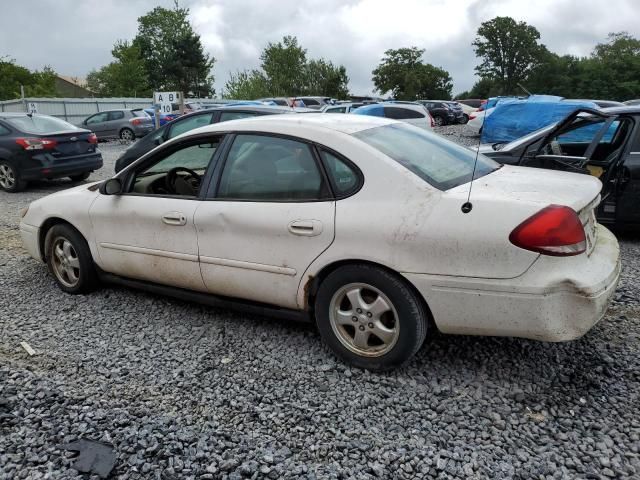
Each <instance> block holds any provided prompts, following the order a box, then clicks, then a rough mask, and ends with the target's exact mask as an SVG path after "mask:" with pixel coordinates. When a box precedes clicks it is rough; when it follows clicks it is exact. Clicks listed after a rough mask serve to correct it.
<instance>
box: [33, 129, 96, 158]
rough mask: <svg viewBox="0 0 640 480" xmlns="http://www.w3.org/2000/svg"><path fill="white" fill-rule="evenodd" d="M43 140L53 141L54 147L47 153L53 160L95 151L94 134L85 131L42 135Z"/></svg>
mask: <svg viewBox="0 0 640 480" xmlns="http://www.w3.org/2000/svg"><path fill="white" fill-rule="evenodd" d="M43 138H46V139H47V140H53V141H55V146H54V147H53V148H52V149H51V150H50V151H49V153H50V154H51V155H52V156H53V157H54V158H60V159H62V158H66V157H75V156H78V155H87V154H91V153H94V152H95V151H96V143H97V142H96V140H95V134H93V133H91V132H89V131H86V130H85V131H73V132H58V133H52V134H49V135H46V136H45V135H43Z"/></svg>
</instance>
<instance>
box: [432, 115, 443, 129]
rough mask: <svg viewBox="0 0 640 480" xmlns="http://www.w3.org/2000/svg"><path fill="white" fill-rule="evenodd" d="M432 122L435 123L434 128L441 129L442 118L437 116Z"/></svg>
mask: <svg viewBox="0 0 640 480" xmlns="http://www.w3.org/2000/svg"><path fill="white" fill-rule="evenodd" d="M433 121H434V122H435V123H436V126H438V127H442V126H443V125H444V118H442V117H438V116H437V117H435V118H434V119H433Z"/></svg>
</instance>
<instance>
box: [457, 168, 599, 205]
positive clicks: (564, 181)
mask: <svg viewBox="0 0 640 480" xmlns="http://www.w3.org/2000/svg"><path fill="white" fill-rule="evenodd" d="M601 189H602V183H601V182H600V180H598V179H597V178H595V177H592V176H590V175H586V174H580V173H569V172H559V171H555V170H545V169H542V168H528V167H515V166H510V165H505V166H503V167H502V168H500V169H498V170H496V171H495V172H493V173H490V174H489V175H485V176H484V177H481V178H479V179H477V180H475V181H474V182H473V188H472V191H471V202H472V203H473V201H474V199H479V198H484V199H491V200H496V199H502V200H513V201H515V202H523V203H529V204H536V205H538V204H539V205H544V206H546V205H550V204H557V205H566V206H568V207H571V208H573V209H574V210H575V211H576V212H579V211H580V210H582V209H583V208H584V207H586V206H587V205H589V204H590V203H591V202H592V201H593V200H594V199H595V198H596V197H597V196H598V195H599V193H600V190H601ZM454 190H455V191H456V192H457V191H460V192H468V190H469V184H468V183H467V184H465V185H460V186H458V187H456V188H455V189H454Z"/></svg>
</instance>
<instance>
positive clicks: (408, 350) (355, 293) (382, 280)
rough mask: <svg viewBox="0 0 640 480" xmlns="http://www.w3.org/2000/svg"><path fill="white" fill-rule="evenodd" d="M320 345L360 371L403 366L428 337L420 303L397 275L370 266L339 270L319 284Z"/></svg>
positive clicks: (341, 268)
mask: <svg viewBox="0 0 640 480" xmlns="http://www.w3.org/2000/svg"><path fill="white" fill-rule="evenodd" d="M315 313H316V321H317V323H318V329H319V331H320V334H321V335H322V338H323V340H324V341H325V343H326V344H327V345H328V346H329V347H330V348H331V349H332V350H333V351H334V352H335V353H336V354H337V355H338V356H339V357H341V358H343V359H344V360H346V361H347V362H349V363H351V364H353V365H355V366H357V367H361V368H367V369H371V370H384V369H388V368H393V367H397V366H400V365H402V364H404V363H406V362H407V361H408V360H409V359H410V358H411V357H413V355H414V354H415V353H416V352H417V351H418V349H419V348H420V346H421V345H422V343H423V342H424V339H425V336H426V333H427V313H426V311H425V308H424V306H423V305H422V302H421V299H420V298H418V297H417V295H416V294H415V293H414V292H413V290H412V289H411V288H409V286H407V285H406V284H405V282H404V281H403V280H402V279H401V278H400V277H398V276H396V275H394V274H392V273H389V272H387V271H386V270H383V269H381V268H377V267H374V266H369V265H349V266H345V267H340V268H338V269H337V270H335V271H334V272H332V273H331V274H329V276H327V278H326V279H324V281H323V282H322V284H321V285H320V288H319V289H318V295H317V297H316V301H315Z"/></svg>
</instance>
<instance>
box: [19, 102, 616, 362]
mask: <svg viewBox="0 0 640 480" xmlns="http://www.w3.org/2000/svg"><path fill="white" fill-rule="evenodd" d="M277 117H278V118H275V117H269V118H267V117H264V118H255V119H244V120H238V121H231V122H225V123H221V124H216V125H211V126H207V127H203V128H200V129H197V130H193V131H190V132H188V133H186V134H184V135H182V136H179V137H177V138H175V139H173V140H171V141H169V142H167V143H165V144H163V145H161V146H160V147H158V148H156V149H155V150H153V151H151V152H149V153H148V154H146V155H145V156H143V157H142V158H140V159H139V160H138V161H136V162H135V163H133V164H132V165H130V166H129V167H128V168H126V169H125V170H123V171H122V172H120V173H119V174H118V175H116V176H115V177H113V178H111V179H109V180H107V181H105V182H103V183H101V184H94V185H89V186H87V185H84V186H80V187H77V188H72V189H69V190H66V191H62V192H59V193H56V194H53V195H50V196H48V197H45V198H43V199H40V200H37V201H35V202H33V203H32V204H31V205H30V206H29V208H28V210H27V211H24V212H23V215H24V216H23V218H22V222H21V225H20V230H21V234H22V239H23V241H24V244H25V246H26V248H27V249H28V251H29V252H30V254H31V255H32V256H33V257H34V258H36V259H39V260H43V261H45V262H46V263H47V264H48V266H49V269H50V271H51V272H52V274H53V276H54V278H55V279H56V281H57V283H58V284H59V286H60V288H62V290H64V291H65V292H69V293H80V292H87V291H89V290H91V289H92V288H94V287H95V286H96V285H97V284H98V281H99V280H101V279H102V280H106V281H112V282H119V283H121V284H125V285H130V286H133V287H139V288H145V289H148V290H151V291H154V292H157V293H160V294H169V295H176V296H179V297H182V298H187V299H193V300H198V301H204V302H208V303H210V304H215V305H229V304H233V305H238V306H242V307H244V308H248V309H251V310H253V311H260V312H273V311H279V312H280V313H281V314H288V315H290V316H301V317H306V318H310V319H313V320H314V321H315V322H316V323H317V325H318V328H319V330H320V333H321V335H322V338H323V339H324V340H325V341H326V343H327V344H328V345H329V346H330V347H331V348H332V349H333V350H334V351H335V352H336V353H337V354H338V355H340V356H341V357H343V358H345V359H346V360H348V361H350V362H351V363H353V364H355V365H358V366H361V367H365V368H374V369H376V368H377V369H379V368H389V367H393V366H397V365H400V364H402V363H403V362H405V361H407V360H408V359H410V358H411V357H412V356H413V355H414V354H415V353H416V352H417V350H418V349H419V348H420V346H421V345H422V343H423V341H424V339H425V336H426V335H428V334H429V332H430V331H432V329H435V328H437V329H439V330H440V331H442V332H445V333H454V334H472V335H508V336H518V337H526V338H532V339H539V340H548V341H562V340H571V339H575V338H577V337H580V336H581V335H583V334H584V333H585V332H587V331H588V330H589V329H590V328H591V327H592V326H593V325H594V324H595V323H596V322H597V321H598V320H599V319H600V318H601V317H602V315H603V314H604V311H605V310H606V308H607V305H608V303H609V300H610V298H611V296H612V295H613V292H614V290H615V287H616V284H617V281H618V276H619V269H620V265H619V251H618V244H617V242H616V239H615V237H614V236H613V235H612V234H611V233H610V232H609V231H608V230H606V229H605V228H603V227H602V226H600V225H598V224H596V222H595V220H594V216H593V208H594V206H595V205H596V204H597V203H598V201H599V192H600V187H601V184H600V182H599V181H598V180H597V179H595V178H593V177H589V176H586V175H578V174H571V173H560V172H553V171H547V170H541V169H527V168H522V167H509V166H504V167H501V166H500V165H498V164H497V163H494V162H493V161H492V160H489V159H487V158H486V157H483V156H482V155H481V156H480V157H479V158H478V161H477V166H476V167H475V176H476V180H475V181H474V182H473V190H472V193H471V204H472V208H471V210H470V211H469V206H468V205H466V206H465V208H461V207H462V206H463V205H464V204H465V203H466V202H467V196H468V194H469V189H470V180H471V176H472V172H473V171H474V160H475V156H474V154H473V153H472V152H471V151H469V150H468V149H466V148H463V147H459V146H457V145H455V144H453V143H451V142H449V141H447V140H445V139H443V138H441V137H440V136H438V135H435V134H432V133H430V132H427V131H424V130H422V129H419V128H416V127H413V126H411V125H407V124H406V123H402V122H397V121H392V120H388V119H382V118H375V117H367V116H355V115H322V114H317V115H316V114H308V115H282V116H281V115H278V116H277ZM463 210H464V211H466V212H467V213H464V212H463Z"/></svg>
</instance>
